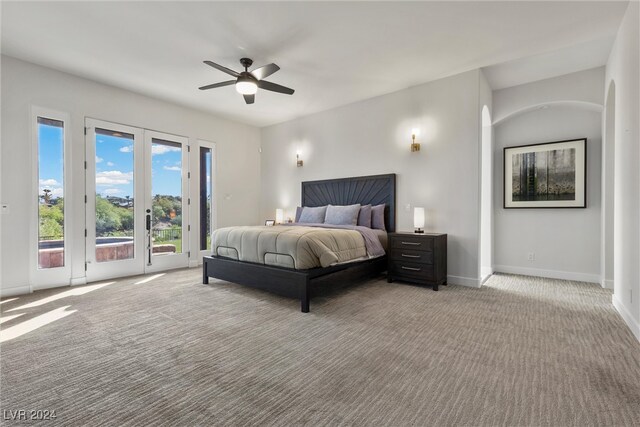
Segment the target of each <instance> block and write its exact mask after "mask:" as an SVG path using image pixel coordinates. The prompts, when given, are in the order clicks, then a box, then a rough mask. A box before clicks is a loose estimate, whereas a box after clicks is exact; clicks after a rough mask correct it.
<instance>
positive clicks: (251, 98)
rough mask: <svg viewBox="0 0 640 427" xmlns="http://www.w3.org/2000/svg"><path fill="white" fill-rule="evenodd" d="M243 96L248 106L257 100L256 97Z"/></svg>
mask: <svg viewBox="0 0 640 427" xmlns="http://www.w3.org/2000/svg"><path fill="white" fill-rule="evenodd" d="M242 96H244V102H246V103H247V104H253V102H254V101H255V100H256V96H255V95H242Z"/></svg>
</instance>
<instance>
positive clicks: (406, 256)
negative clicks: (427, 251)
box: [400, 254, 420, 258]
mask: <svg viewBox="0 0 640 427" xmlns="http://www.w3.org/2000/svg"><path fill="white" fill-rule="evenodd" d="M400 256H403V257H405V258H420V255H407V254H401V255H400Z"/></svg>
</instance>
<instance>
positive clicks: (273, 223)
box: [264, 219, 276, 227]
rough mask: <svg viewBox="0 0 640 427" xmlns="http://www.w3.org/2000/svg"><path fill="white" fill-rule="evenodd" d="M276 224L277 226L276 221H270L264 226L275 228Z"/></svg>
mask: <svg viewBox="0 0 640 427" xmlns="http://www.w3.org/2000/svg"><path fill="white" fill-rule="evenodd" d="M275 224H276V220H275V219H268V220H266V221H265V222H264V225H266V226H267V227H273V226H274V225H275Z"/></svg>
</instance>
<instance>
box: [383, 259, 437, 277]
mask: <svg viewBox="0 0 640 427" xmlns="http://www.w3.org/2000/svg"><path fill="white" fill-rule="evenodd" d="M390 267H391V274H392V275H393V276H394V277H396V278H399V279H401V278H403V277H404V278H407V279H415V280H433V279H435V270H434V268H433V265H425V264H416V263H412V262H405V261H396V260H392V261H391V263H390Z"/></svg>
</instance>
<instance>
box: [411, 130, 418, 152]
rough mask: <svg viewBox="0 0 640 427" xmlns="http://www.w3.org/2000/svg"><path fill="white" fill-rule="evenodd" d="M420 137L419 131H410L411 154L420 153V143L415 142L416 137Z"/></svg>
mask: <svg viewBox="0 0 640 427" xmlns="http://www.w3.org/2000/svg"><path fill="white" fill-rule="evenodd" d="M418 135H420V129H411V152H412V153H414V152H416V151H420V143H418V142H416V136H418Z"/></svg>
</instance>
